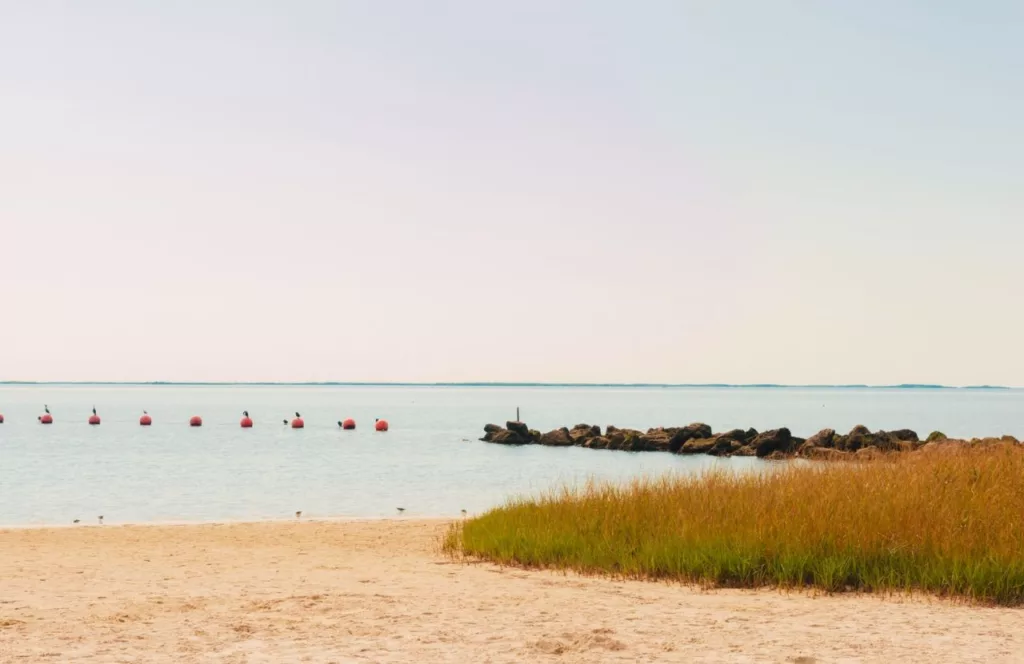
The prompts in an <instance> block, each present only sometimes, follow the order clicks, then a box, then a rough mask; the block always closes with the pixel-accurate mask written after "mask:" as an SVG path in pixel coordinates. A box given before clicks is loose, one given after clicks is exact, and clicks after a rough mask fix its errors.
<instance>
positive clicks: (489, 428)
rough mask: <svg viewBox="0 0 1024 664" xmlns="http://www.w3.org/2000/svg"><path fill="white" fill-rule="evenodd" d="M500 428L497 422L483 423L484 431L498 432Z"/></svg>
mask: <svg viewBox="0 0 1024 664" xmlns="http://www.w3.org/2000/svg"><path fill="white" fill-rule="evenodd" d="M501 430H502V427H500V426H498V425H497V424H486V425H484V433H498V432H499V431H501Z"/></svg>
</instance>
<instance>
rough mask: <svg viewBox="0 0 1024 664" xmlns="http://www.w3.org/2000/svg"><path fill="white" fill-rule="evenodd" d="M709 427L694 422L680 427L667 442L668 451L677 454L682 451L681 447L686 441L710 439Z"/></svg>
mask: <svg viewBox="0 0 1024 664" xmlns="http://www.w3.org/2000/svg"><path fill="white" fill-rule="evenodd" d="M710 437H711V427H710V426H708V425H707V424H704V423H703V422H694V423H693V424H687V425H686V426H685V427H682V428H681V429H679V430H678V431H676V432H675V434H674V435H673V436H672V440H670V441H669V444H668V449H669V451H671V452H679V451H681V450H682V449H683V446H684V445H685V444H686V442H687V441H689V440H692V439H694V438H710Z"/></svg>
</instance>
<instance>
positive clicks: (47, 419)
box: [39, 413, 53, 424]
mask: <svg viewBox="0 0 1024 664" xmlns="http://www.w3.org/2000/svg"><path fill="white" fill-rule="evenodd" d="M39 421H40V422H42V423H43V424H53V415H50V414H49V413H44V414H43V415H40V416H39Z"/></svg>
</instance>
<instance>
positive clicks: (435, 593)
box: [0, 520, 1024, 664]
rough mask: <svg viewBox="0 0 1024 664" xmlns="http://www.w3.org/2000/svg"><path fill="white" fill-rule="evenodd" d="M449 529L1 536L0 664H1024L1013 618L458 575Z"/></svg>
mask: <svg viewBox="0 0 1024 664" xmlns="http://www.w3.org/2000/svg"><path fill="white" fill-rule="evenodd" d="M445 525H446V524H445V523H444V522H440V521H417V520H392V521H387V520H384V521H363V522H313V521H311V522H295V523H248V524H218V525H214V524H210V525H176V526H169V525H161V526H82V527H68V528H34V529H11V530H4V531H0V550H2V552H3V555H2V557H0V661H2V662H36V661H39V662H55V661H60V662H64V661H67V662H90V663H94V662H205V661H217V662H240V663H241V662H325V663H326V662H338V663H341V662H410V663H411V662H537V661H540V662H655V661H657V662H693V661H699V662H793V663H796V662H800V663H802V664H811V663H812V662H893V661H901V662H928V663H930V664H935V663H936V662H1014V661H1015V662H1019V661H1022V660H1024V629H1022V628H1024V611H1022V610H1015V609H995V608H981V607H970V606H963V605H956V604H951V603H948V602H943V601H939V600H922V599H912V600H907V599H892V598H878V597H865V596H859V597H852V596H839V597H828V596H812V595H809V594H804V593H779V592H775V591H771V590H764V591H756V592H751V591H734V590H718V591H711V592H702V591H700V590H699V589H693V588H687V587H681V586H678V585H668V584H657V583H644V582H621V581H613V580H608V579H598V578H581V577H577V576H574V575H568V576H566V575H560V574H554V573H547V572H526V571H522V570H517V569H499V568H497V567H494V566H492V565H489V564H462V563H454V562H451V561H450V560H447V559H446V558H445V557H444V556H442V555H441V554H440V553H439V552H438V544H437V542H438V536H439V534H440V533H441V532H443V530H444V528H445Z"/></svg>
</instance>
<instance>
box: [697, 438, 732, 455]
mask: <svg viewBox="0 0 1024 664" xmlns="http://www.w3.org/2000/svg"><path fill="white" fill-rule="evenodd" d="M711 440H713V441H715V444H714V445H712V447H711V449H709V450H708V451H707V454H710V455H711V456H732V455H733V454H734V453H736V452H737V451H738V450H739V449H740V448H741V447H743V446H744V441H742V440H736V439H735V438H730V437H728V436H716V437H714V438H712V439H711ZM687 442H691V443H692V442H694V441H692V440H691V441H687Z"/></svg>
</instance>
